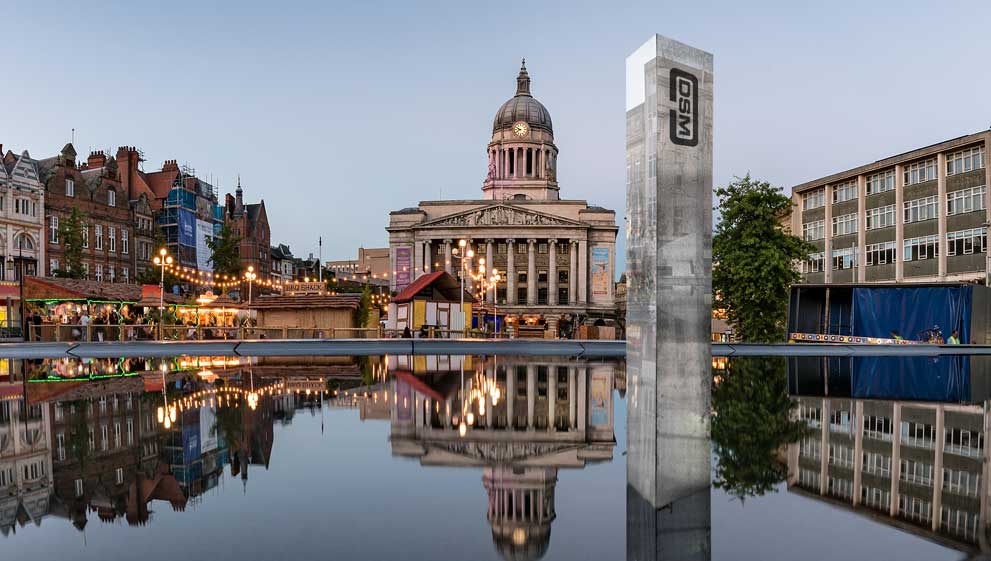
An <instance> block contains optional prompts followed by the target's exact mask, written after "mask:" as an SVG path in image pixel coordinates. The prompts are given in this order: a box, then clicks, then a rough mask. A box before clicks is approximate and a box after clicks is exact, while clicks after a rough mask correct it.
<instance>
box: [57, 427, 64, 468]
mask: <svg viewBox="0 0 991 561" xmlns="http://www.w3.org/2000/svg"><path fill="white" fill-rule="evenodd" d="M55 457H56V458H57V459H58V461H60V462H62V461H65V434H63V433H61V432H60V433H58V434H56V435H55Z"/></svg>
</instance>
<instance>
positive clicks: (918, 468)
mask: <svg viewBox="0 0 991 561" xmlns="http://www.w3.org/2000/svg"><path fill="white" fill-rule="evenodd" d="M898 478H899V479H901V480H902V481H907V482H909V483H915V484H916V485H925V486H926V487H932V484H933V465H932V464H927V463H924V462H917V461H915V460H902V461H901V472H900V473H899V474H898Z"/></svg>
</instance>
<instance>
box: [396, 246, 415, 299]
mask: <svg viewBox="0 0 991 561" xmlns="http://www.w3.org/2000/svg"><path fill="white" fill-rule="evenodd" d="M412 253H413V250H412V249H411V248H408V247H397V248H396V272H395V275H396V291H397V292H398V291H400V290H402V289H404V288H406V287H407V286H409V283H410V282H411V281H412V279H413V256H412Z"/></svg>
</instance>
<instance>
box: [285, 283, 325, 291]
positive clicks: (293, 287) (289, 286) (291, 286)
mask: <svg viewBox="0 0 991 561" xmlns="http://www.w3.org/2000/svg"><path fill="white" fill-rule="evenodd" d="M324 290H326V285H325V284H324V283H322V282H287V283H284V284H283V285H282V291H283V292H291V293H293V294H322V293H323V292H324Z"/></svg>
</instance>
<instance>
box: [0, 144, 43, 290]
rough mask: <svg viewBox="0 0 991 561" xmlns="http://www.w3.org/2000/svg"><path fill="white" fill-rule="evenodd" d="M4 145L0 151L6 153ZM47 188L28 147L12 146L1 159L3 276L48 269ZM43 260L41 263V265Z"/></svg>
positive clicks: (0, 274) (0, 263) (0, 269)
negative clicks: (17, 148)
mask: <svg viewBox="0 0 991 561" xmlns="http://www.w3.org/2000/svg"><path fill="white" fill-rule="evenodd" d="M2 148H3V147H2V145H0V154H2V152H3V150H2ZM44 224H45V189H44V186H43V185H42V184H41V181H40V180H39V178H38V165H37V162H36V161H35V160H32V159H31V156H30V155H29V154H28V153H27V151H25V152H23V153H22V154H21V155H17V154H15V153H14V152H12V151H10V150H8V151H7V153H6V154H5V155H3V161H2V163H0V280H16V279H18V278H19V277H18V275H19V272H20V271H21V269H22V264H23V270H24V272H25V273H26V274H28V275H35V274H39V272H41V271H44V269H45V267H44V262H45V233H44ZM39 263H41V265H39Z"/></svg>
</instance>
